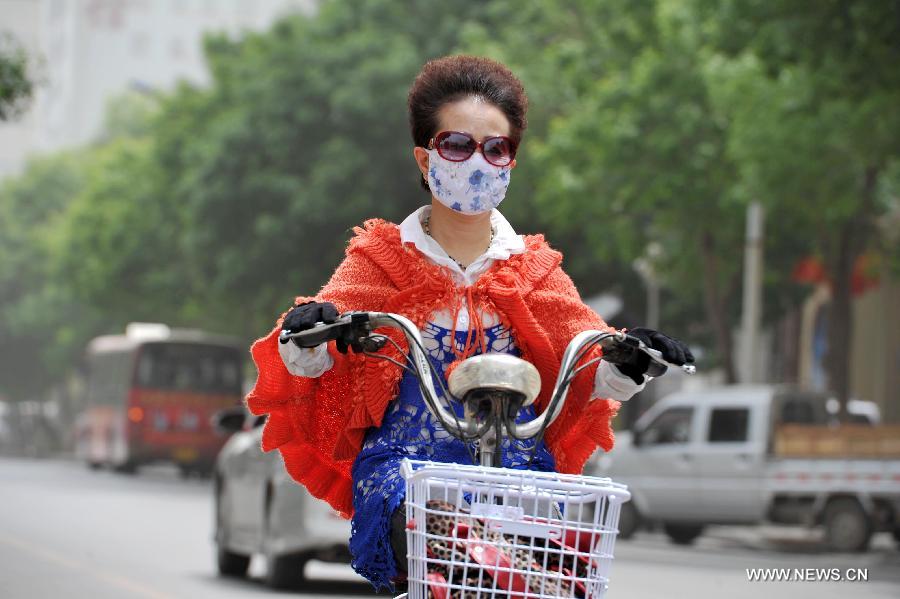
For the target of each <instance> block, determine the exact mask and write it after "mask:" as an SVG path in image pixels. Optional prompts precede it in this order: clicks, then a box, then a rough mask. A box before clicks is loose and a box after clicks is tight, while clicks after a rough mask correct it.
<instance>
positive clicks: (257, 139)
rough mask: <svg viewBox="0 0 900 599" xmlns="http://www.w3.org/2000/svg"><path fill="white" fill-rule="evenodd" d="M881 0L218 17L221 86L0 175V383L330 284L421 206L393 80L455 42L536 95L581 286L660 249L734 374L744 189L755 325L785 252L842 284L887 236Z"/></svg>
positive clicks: (570, 260)
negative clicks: (761, 248) (243, 23)
mask: <svg viewBox="0 0 900 599" xmlns="http://www.w3.org/2000/svg"><path fill="white" fill-rule="evenodd" d="M893 6H894V5H893V4H889V3H869V2H839V1H837V0H828V1H826V2H822V3H819V2H812V1H811V0H810V1H806V2H804V1H801V0H777V1H762V0H751V1H743V0H742V1H740V2H738V1H737V0H715V1H714V0H692V1H691V2H688V3H685V2H679V1H676V0H655V1H653V2H632V1H630V0H606V1H604V2H594V1H589V0H579V1H575V2H563V1H562V0H546V1H544V2H526V3H523V2H518V1H514V0H492V1H491V2H481V1H476V0H470V1H466V2H456V3H435V2H431V1H429V0H413V1H411V2H406V3H397V2H393V1H391V0H370V1H362V0H351V1H344V2H323V3H322V4H321V6H320V9H319V11H318V12H317V13H316V14H315V15H312V16H303V15H295V16H289V17H286V18H284V19H282V20H280V21H278V22H277V23H276V24H274V25H273V26H272V28H271V29H270V30H269V31H266V32H262V33H248V34H246V35H244V36H243V37H240V38H238V39H235V38H232V37H228V36H225V35H212V36H210V37H209V38H208V39H207V40H206V44H205V53H206V57H207V62H208V64H209V67H210V71H211V84H210V85H209V86H208V87H195V86H191V85H187V84H181V85H180V86H178V87H177V88H176V89H174V90H173V91H171V92H170V93H166V94H163V95H161V96H158V97H147V96H131V97H128V98H121V99H119V100H118V101H117V102H116V103H114V104H113V105H112V106H111V109H110V112H109V118H108V123H107V128H106V131H105V133H104V135H103V136H102V137H101V138H100V139H99V140H98V141H97V142H96V143H95V144H93V145H92V146H90V147H88V148H85V149H83V150H82V151H79V152H77V153H72V154H62V155H57V156H52V157H47V158H44V159H41V160H38V161H36V162H33V163H32V164H31V165H30V166H29V167H28V168H27V169H26V172H25V173H24V174H23V175H22V176H21V177H19V178H17V179H15V180H12V181H10V182H8V183H6V184H5V185H4V186H2V188H0V256H2V260H0V337H2V338H3V340H4V342H3V344H2V348H0V352H2V355H0V368H2V369H3V370H2V371H0V393H7V394H10V395H15V396H27V395H28V394H34V393H37V392H39V391H40V388H41V387H42V386H45V385H47V384H52V383H53V382H54V380H57V379H58V378H59V376H60V375H61V374H62V372H63V370H64V368H63V366H64V365H66V364H70V363H71V362H72V360H73V359H74V356H77V354H78V352H79V351H80V349H81V347H83V344H84V343H85V341H86V340H87V339H89V338H90V336H92V335H95V334H98V333H103V332H112V331H117V330H121V327H122V326H123V325H124V324H125V323H126V322H128V321H131V320H162V321H165V322H168V323H170V324H175V325H186V326H198V327H202V328H205V329H209V330H217V331H220V332H224V333H231V334H235V335H238V336H240V337H241V338H243V339H245V340H247V341H248V342H249V341H250V340H251V339H253V338H254V337H256V336H258V335H260V334H261V333H263V332H264V331H265V330H266V329H267V328H268V327H270V326H271V324H272V321H273V319H274V317H275V315H276V314H278V313H279V312H280V311H282V310H284V309H286V308H287V307H288V305H289V304H290V302H291V300H292V299H293V297H294V296H295V295H297V294H300V293H309V292H312V291H314V290H315V289H317V288H318V287H319V286H320V285H321V284H322V283H323V282H324V281H325V279H326V278H327V277H328V275H329V274H330V273H331V271H332V270H333V268H334V266H335V265H336V264H337V262H338V261H339V260H340V258H341V254H342V251H343V248H344V246H345V244H346V241H347V239H348V237H349V235H350V231H349V229H350V227H352V226H354V225H356V224H359V223H360V222H362V221H363V220H364V219H366V218H372V217H381V218H387V219H391V220H395V221H396V220H397V219H401V218H403V217H404V216H405V215H406V214H408V213H409V212H410V211H411V210H413V209H414V208H415V207H417V206H419V205H421V204H423V203H426V202H427V201H428V199H429V198H428V196H427V195H426V194H425V193H424V192H423V191H422V190H421V189H420V187H419V185H418V171H417V170H416V168H415V166H414V164H413V159H412V151H411V147H410V146H411V143H410V138H409V133H408V125H407V122H406V118H407V117H406V94H407V92H408V89H409V85H410V83H411V82H412V79H413V77H414V76H415V74H416V72H417V71H418V70H419V68H420V67H421V65H422V64H423V63H424V62H425V61H426V60H428V59H430V58H433V57H437V56H441V55H444V54H448V53H452V52H460V51H464V52H471V53H478V54H483V55H487V56H491V57H493V58H496V59H498V60H501V61H503V62H504V63H506V64H508V65H509V66H510V67H511V68H512V69H513V71H514V72H516V73H517V74H518V75H519V76H520V77H521V78H522V80H523V82H524V83H525V87H526V89H527V90H528V93H529V98H530V111H529V129H528V131H527V133H526V136H525V141H524V143H523V145H522V148H521V150H520V154H519V167H518V168H517V169H516V171H515V174H514V183H513V185H512V186H511V188H510V192H509V197H508V199H507V200H506V202H505V203H504V213H505V214H507V216H508V217H509V218H510V219H511V220H512V221H513V223H514V224H515V226H516V227H517V228H518V229H519V230H521V231H523V232H546V233H548V236H549V238H550V241H551V242H552V243H554V245H556V246H558V247H560V248H561V249H563V250H564V251H565V253H566V268H567V270H568V271H569V272H570V273H571V274H572V275H573V277H574V278H575V279H576V282H577V283H578V284H579V287H580V288H581V289H582V291H583V292H584V293H585V294H590V293H593V292H599V291H602V290H616V291H618V292H620V293H621V294H622V295H623V296H624V297H625V299H626V302H627V303H628V304H630V305H631V306H639V305H642V304H643V299H644V289H643V286H642V284H641V282H640V280H639V278H638V276H637V274H636V273H635V271H634V269H633V266H632V265H633V262H634V260H635V259H637V258H640V257H645V256H646V254H647V248H648V246H649V245H650V244H656V245H657V246H658V247H659V248H660V249H661V251H660V252H659V253H658V254H657V255H656V257H655V258H654V267H655V270H656V272H657V273H658V277H659V279H660V280H661V282H662V284H663V287H664V295H663V297H664V300H665V301H664V311H663V315H662V322H661V326H662V328H663V329H665V330H667V331H670V332H674V333H675V334H677V335H679V336H682V337H685V338H687V339H690V340H691V341H692V342H693V343H695V344H700V345H702V346H704V347H706V348H708V349H709V350H710V351H708V352H706V353H707V355H711V356H712V360H711V361H710V363H716V364H719V365H721V366H723V367H724V368H725V370H726V371H729V370H733V367H732V366H731V363H732V358H731V349H730V343H731V341H730V339H731V331H732V330H733V329H734V327H735V325H736V323H737V321H738V317H739V314H738V304H739V303H738V301H737V298H738V295H739V290H740V275H741V270H740V269H741V260H740V256H741V251H742V244H743V239H742V238H743V228H744V222H743V219H744V209H745V206H746V204H747V202H749V201H751V200H759V201H762V202H764V203H765V204H766V206H767V210H768V214H769V217H768V219H767V231H768V235H767V238H766V254H767V262H766V264H767V273H766V300H765V301H766V305H767V306H769V307H770V310H769V313H768V316H767V317H768V318H770V319H771V318H773V317H774V316H775V315H776V314H778V313H779V312H781V311H782V310H783V309H784V307H785V306H789V305H791V304H792V303H795V302H796V301H797V298H798V296H799V295H800V294H801V293H802V292H803V290H802V288H801V287H799V286H797V285H794V284H792V283H791V282H790V274H791V271H792V268H793V266H794V264H795V263H796V261H797V260H798V259H799V258H801V257H805V256H807V255H809V254H811V253H812V254H818V255H820V256H821V257H822V258H823V260H825V261H826V262H828V263H829V264H830V265H831V266H830V268H831V271H830V272H831V273H832V277H833V280H835V281H845V280H849V279H848V277H849V274H848V273H847V272H846V270H842V268H843V267H841V266H840V265H841V264H843V262H842V260H844V261H846V256H847V253H846V252H843V253H842V249H841V248H842V247H845V246H846V244H847V243H848V240H849V241H850V242H852V243H850V246H851V249H852V252H851V255H857V254H859V253H861V252H864V251H867V250H869V249H871V248H876V249H877V248H884V247H885V243H888V241H886V240H888V239H889V236H887V235H884V234H883V233H884V232H885V231H886V230H887V229H888V228H889V227H888V228H885V227H884V226H883V225H881V226H880V227H876V224H877V223H876V220H877V218H878V217H879V215H884V214H886V213H888V212H889V211H890V210H892V209H895V208H892V206H893V204H892V202H896V199H895V198H896V197H897V193H896V190H897V189H898V188H900V186H898V183H897V181H900V177H898V176H897V173H898V172H900V171H898V167H897V160H896V158H897V155H898V146H897V144H898V140H900V136H897V135H896V132H897V131H900V120H898V114H897V107H898V106H900V101H898V99H900V98H898V96H897V93H898V87H897V79H898V76H900V71H897V69H896V68H895V65H896V64H898V61H897V58H898V55H897V47H896V44H897V41H896V40H897V39H900V35H897V32H896V31H895V29H894V28H895V27H896V24H897V23H898V19H897V18H894V17H895V15H894V14H893V13H892V12H891V11H892V10H893V8H892V7H893ZM820 8H821V9H820ZM869 175H873V176H872V177H869V178H867V176H869ZM867 186H869V187H867ZM866 190H870V191H871V190H874V191H872V195H871V197H868V196H866ZM891 198H894V199H893V200H892V199H891ZM842 244H844V245H842ZM840 256H844V258H841V257H840ZM845 275H846V276H845ZM842 277H843V278H842ZM836 289H839V286H836ZM632 311H633V312H636V313H640V312H641V311H642V310H641V309H640V308H639V307H638V308H634V307H633V308H632ZM28 368H31V370H28ZM26 373H27V374H26ZM35 373H41V374H40V375H37V374H35Z"/></svg>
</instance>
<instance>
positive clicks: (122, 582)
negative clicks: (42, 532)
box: [0, 535, 173, 599]
mask: <svg viewBox="0 0 900 599" xmlns="http://www.w3.org/2000/svg"><path fill="white" fill-rule="evenodd" d="M0 542H2V543H5V544H7V545H10V546H12V547H15V548H17V549H22V550H24V551H27V552H28V553H31V554H32V555H35V556H37V557H39V558H41V559H44V560H45V561H48V562H52V563H54V564H57V565H60V566H63V567H65V568H69V569H70V570H75V571H79V572H83V573H85V574H87V575H89V576H93V577H94V578H96V579H98V580H101V581H103V582H105V583H107V584H109V585H112V586H115V587H119V588H120V589H123V590H126V591H128V592H129V593H131V594H132V595H140V596H142V597H149V598H150V599H172V597H173V596H172V595H168V594H166V593H162V592H160V591H157V590H155V589H152V588H150V587H147V586H145V585H143V584H141V583H139V582H137V581H135V580H132V579H130V578H127V577H125V576H121V575H119V574H115V573H113V572H105V571H103V570H99V571H97V570H96V567H95V566H94V565H92V564H87V563H85V562H82V561H78V560H76V559H72V558H71V557H68V556H66V555H63V554H61V553H56V552H55V551H51V550H49V549H46V548H44V547H41V546H39V545H34V544H32V543H29V542H27V541H23V540H22V539H17V538H15V537H11V536H9V535H0Z"/></svg>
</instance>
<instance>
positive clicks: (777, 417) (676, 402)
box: [588, 386, 900, 551]
mask: <svg viewBox="0 0 900 599" xmlns="http://www.w3.org/2000/svg"><path fill="white" fill-rule="evenodd" d="M827 400H828V397H827V395H824V394H816V393H808V392H802V391H797V390H792V389H785V388H780V387H775V386H733V387H724V388H719V389H711V390H707V391H703V392H695V391H691V392H679V393H675V394H673V395H670V396H668V397H665V398H663V399H662V400H660V401H659V402H658V403H656V404H655V405H654V406H653V407H652V408H650V409H649V410H647V412H646V413H644V414H643V415H642V416H641V417H640V418H639V419H638V421H637V423H636V425H635V428H634V431H632V432H626V433H621V434H619V435H617V441H616V448H615V449H614V450H613V451H612V452H610V453H608V454H604V455H601V456H598V457H597V458H595V459H594V460H592V462H591V463H590V464H589V466H588V471H589V472H590V473H591V474H597V475H603V476H609V477H611V478H612V479H614V480H616V481H618V482H622V483H625V484H627V485H628V488H629V490H630V491H631V493H632V500H631V502H629V503H627V504H625V505H624V506H623V508H622V509H623V512H622V515H621V518H620V522H619V526H620V534H619V536H620V538H627V537H628V536H630V535H632V534H633V533H634V531H635V530H636V529H637V528H638V527H639V526H640V525H641V524H642V523H649V522H653V523H662V525H663V528H664V530H665V532H666V533H667V534H668V536H669V537H670V538H671V540H672V541H674V542H675V543H681V544H687V543H691V542H693V541H694V539H696V538H697V537H698V536H699V535H700V534H701V533H702V531H703V529H704V527H705V526H706V525H708V524H757V523H762V522H773V523H777V524H800V525H806V526H810V527H812V526H822V527H823V528H824V532H825V541H826V543H827V544H828V546H829V547H830V548H832V549H834V550H838V551H861V550H864V549H865V548H866V547H867V546H868V544H869V540H870V538H871V536H872V534H873V533H874V532H877V531H884V530H886V531H892V532H893V534H894V536H895V537H896V538H897V540H898V542H900V426H897V425H881V426H874V425H872V424H848V425H842V426H834V425H833V424H829V423H830V422H831V419H830V414H829V411H828V409H827V406H826V404H827Z"/></svg>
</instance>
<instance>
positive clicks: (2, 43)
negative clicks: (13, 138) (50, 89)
mask: <svg viewBox="0 0 900 599" xmlns="http://www.w3.org/2000/svg"><path fill="white" fill-rule="evenodd" d="M33 91H34V83H33V82H32V78H31V73H30V72H29V65H28V55H27V54H26V52H25V49H24V48H22V45H21V44H20V43H19V42H18V41H17V40H16V39H15V38H13V36H12V35H10V34H8V33H4V32H0V121H8V120H11V119H12V118H14V117H16V116H18V115H19V114H21V113H22V111H23V110H24V109H25V107H26V106H27V104H28V101H29V100H30V99H31V96H32V93H33Z"/></svg>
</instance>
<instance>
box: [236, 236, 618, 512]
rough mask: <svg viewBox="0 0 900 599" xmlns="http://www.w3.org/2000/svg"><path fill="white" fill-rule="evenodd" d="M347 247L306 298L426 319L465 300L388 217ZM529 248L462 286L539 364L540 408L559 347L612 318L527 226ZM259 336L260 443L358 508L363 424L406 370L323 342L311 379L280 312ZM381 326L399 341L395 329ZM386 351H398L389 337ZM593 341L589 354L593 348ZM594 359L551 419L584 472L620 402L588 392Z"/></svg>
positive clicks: (568, 467)
mask: <svg viewBox="0 0 900 599" xmlns="http://www.w3.org/2000/svg"><path fill="white" fill-rule="evenodd" d="M355 233H356V235H355V237H354V238H353V239H352V240H351V241H350V244H349V246H348V248H347V252H346V258H345V259H344V261H343V262H342V263H341V265H340V266H339V267H338V268H337V270H336V271H335V273H334V275H333V276H332V278H331V280H330V281H329V282H328V283H327V284H326V285H325V286H324V287H323V288H322V290H321V291H320V292H319V294H318V295H316V296H315V297H300V298H297V299H298V300H300V301H308V300H313V299H314V300H317V301H329V302H332V303H334V304H335V306H337V309H338V310H339V311H341V312H344V311H348V310H366V311H381V312H394V313H398V314H402V315H404V316H406V317H407V318H409V319H410V320H412V322H413V323H415V324H416V326H418V327H419V328H422V327H423V326H424V324H425V322H426V319H427V318H428V317H429V316H430V315H431V314H433V313H434V312H435V311H436V310H441V309H447V310H450V311H451V312H452V311H453V310H455V309H458V305H459V297H460V290H458V289H457V288H456V287H455V284H454V282H453V280H452V278H451V276H450V274H449V273H448V272H447V271H446V270H445V269H443V268H442V267H439V266H437V265H435V264H433V263H432V262H430V261H428V260H427V259H426V258H425V257H424V256H423V255H422V254H421V253H419V252H418V251H417V250H416V249H415V248H414V247H413V246H412V244H407V245H404V244H402V243H401V241H400V231H399V229H398V227H397V226H396V225H394V224H392V223H387V222H385V221H381V220H370V221H367V222H366V223H365V224H364V226H363V227H362V228H356V229H355ZM525 245H526V248H527V251H525V252H524V253H522V254H516V255H513V256H511V257H510V258H509V259H507V260H503V261H497V262H495V263H494V264H493V266H492V267H491V268H490V269H489V270H488V271H487V272H485V273H484V274H483V275H482V276H481V277H480V278H479V279H478V281H477V283H476V284H475V285H473V286H472V287H470V288H468V289H467V290H465V292H464V293H463V295H464V297H466V298H467V303H468V309H469V310H470V312H471V313H473V314H474V313H477V311H479V310H483V311H489V312H494V313H496V314H497V315H498V316H499V318H500V320H501V322H502V323H503V324H504V325H506V326H507V327H509V328H510V329H511V331H512V334H513V338H514V339H515V342H516V345H517V346H518V348H519V349H520V350H521V352H522V357H523V358H525V359H526V360H528V361H530V362H531V363H533V364H534V365H535V366H536V367H537V369H538V372H539V373H540V375H541V383H542V386H541V393H540V395H539V397H538V399H537V402H536V405H537V408H538V410H543V409H544V407H545V406H546V403H547V401H548V400H549V396H550V393H551V392H552V390H553V384H554V382H555V381H556V376H557V373H558V371H559V365H560V361H561V358H562V353H563V351H564V350H565V347H566V345H567V344H568V342H569V341H570V340H571V339H572V337H574V336H575V335H576V334H577V333H579V332H581V331H584V330H587V329H608V328H609V327H608V326H607V325H606V323H604V322H603V320H602V319H601V318H600V317H599V316H597V314H596V313H594V312H593V311H592V310H591V309H590V308H588V307H587V306H585V305H584V304H583V303H582V302H581V299H580V297H579V296H578V292H577V290H576V289H575V286H574V285H573V283H572V281H571V279H570V278H569V277H568V275H566V274H565V273H564V272H563V271H562V269H561V268H560V263H561V261H562V255H561V254H560V253H559V252H557V251H555V250H552V249H551V248H550V246H549V245H548V244H547V243H546V242H545V241H544V238H543V236H541V235H535V236H527V237H525ZM283 318H284V315H282V316H281V318H279V319H278V323H277V324H276V326H275V328H274V329H272V331H271V333H269V334H268V335H267V336H266V337H263V338H261V339H259V340H257V341H256V342H255V343H254V344H253V346H252V348H251V353H252V355H253V360H254V362H255V363H256V367H257V369H258V370H259V377H258V379H257V381H256V385H255V386H254V388H253V390H252V391H251V392H250V394H249V395H248V396H247V405H248V407H249V409H250V411H251V412H253V413H254V414H268V415H269V417H268V419H267V421H266V424H265V428H264V430H263V436H262V446H263V450H264V451H270V450H272V449H276V448H277V449H279V450H280V451H281V454H282V456H283V457H284V463H285V466H286V468H287V470H288V472H289V474H290V475H291V476H292V477H293V478H294V479H295V480H297V481H298V482H300V483H301V484H303V485H304V486H306V487H307V489H309V491H310V493H312V494H313V495H314V496H316V497H318V498H320V499H323V500H325V501H327V502H328V503H329V504H330V505H331V506H332V507H333V508H334V509H335V510H337V511H338V512H339V513H341V514H342V515H343V516H345V517H350V516H351V515H352V512H353V504H352V496H353V492H352V485H351V477H350V468H351V466H352V464H353V460H354V458H355V457H356V455H357V453H358V452H359V450H360V447H361V446H362V442H363V437H364V436H365V433H366V430H367V429H368V428H369V427H372V426H380V425H381V422H382V418H383V416H384V413H385V409H386V407H387V405H388V403H389V402H390V401H391V400H392V399H394V398H395V397H396V394H397V386H398V383H399V381H400V378H401V376H402V372H401V370H400V368H399V367H397V366H395V365H394V364H391V363H389V362H387V361H385V360H378V359H374V358H366V357H365V356H362V355H357V354H353V353H350V354H348V355H343V354H341V353H339V352H337V351H336V349H335V347H334V343H333V342H332V343H330V344H329V348H328V351H329V353H330V354H331V356H332V357H333V358H334V367H333V368H332V369H331V370H329V371H328V372H326V373H325V374H323V375H322V376H320V377H318V378H315V379H312V378H305V377H297V376H293V375H291V374H290V373H289V372H288V371H287V369H286V367H285V365H284V363H283V361H282V360H281V357H280V355H279V352H278V333H279V331H280V330H281V321H282V320H283ZM379 332H383V333H385V334H387V335H389V336H391V338H393V339H394V340H395V341H397V342H398V343H399V344H400V346H401V347H404V348H405V347H406V340H405V339H404V338H402V334H400V333H399V331H395V330H393V329H384V330H380V331H379ZM382 352H383V353H385V354H387V355H390V356H391V357H393V358H395V359H401V360H402V356H401V355H400V354H399V352H398V351H397V350H396V349H395V348H393V347H392V346H391V345H390V344H388V345H387V346H386V347H385V348H384V349H383V350H382ZM598 355H599V350H595V351H594V352H593V353H591V354H590V355H589V356H588V357H587V358H586V359H590V358H593V357H597V356H598ZM595 369H596V366H592V367H591V368H589V369H586V370H585V371H584V372H583V373H582V374H580V375H579V376H578V377H577V378H576V380H575V381H574V383H573V384H572V387H571V388H570V392H569V396H568V399H567V402H566V405H565V409H564V411H563V413H562V414H561V415H560V417H559V418H558V419H557V420H556V422H554V424H553V425H552V426H551V427H550V428H549V429H548V430H547V433H546V436H545V440H546V443H547V446H548V448H549V450H550V452H551V453H552V454H553V457H554V459H555V460H556V466H557V469H558V470H559V471H560V472H568V473H579V472H581V470H582V468H583V466H584V463H585V461H586V460H587V458H588V457H590V455H591V454H592V453H593V452H594V450H595V449H596V448H597V446H600V447H602V448H603V449H604V450H606V451H609V450H610V449H611V448H612V446H613V433H612V429H611V427H610V420H611V419H612V417H613V416H615V414H616V411H617V410H618V408H619V403H618V402H616V401H613V400H608V399H594V400H591V398H590V395H591V392H592V389H593V380H594V371H595Z"/></svg>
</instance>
